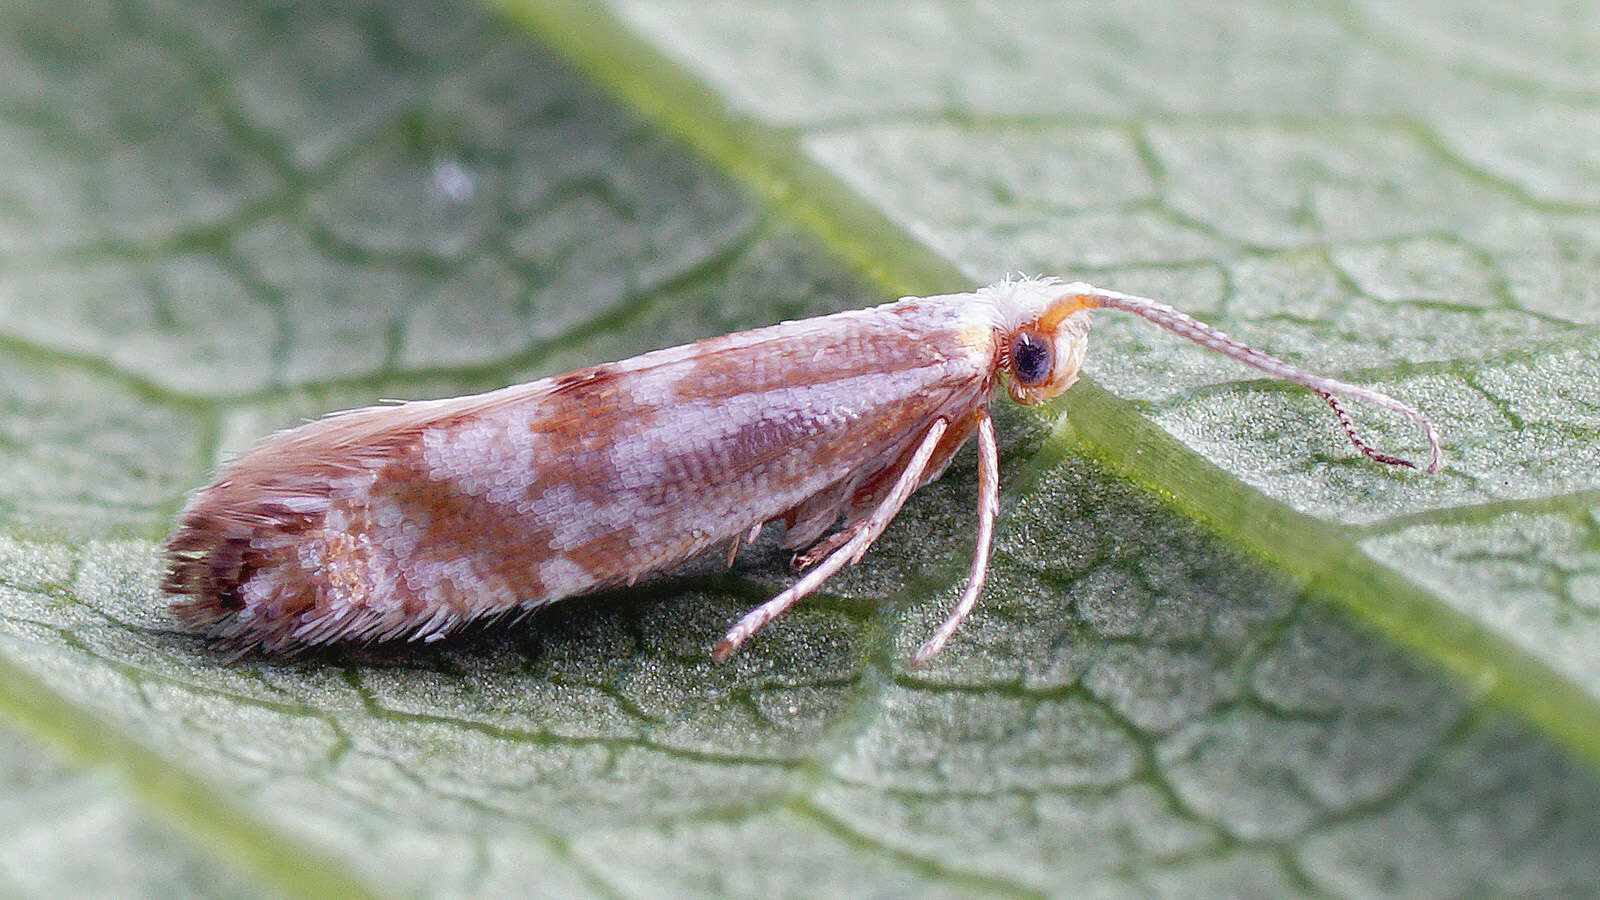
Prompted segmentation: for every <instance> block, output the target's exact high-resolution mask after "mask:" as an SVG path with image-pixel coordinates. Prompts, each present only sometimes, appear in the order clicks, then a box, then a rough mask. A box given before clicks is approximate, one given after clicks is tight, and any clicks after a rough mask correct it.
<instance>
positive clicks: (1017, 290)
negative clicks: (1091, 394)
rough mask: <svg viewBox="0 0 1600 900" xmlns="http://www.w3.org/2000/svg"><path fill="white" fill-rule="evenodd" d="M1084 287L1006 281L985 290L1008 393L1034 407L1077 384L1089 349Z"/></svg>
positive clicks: (1050, 280)
mask: <svg viewBox="0 0 1600 900" xmlns="http://www.w3.org/2000/svg"><path fill="white" fill-rule="evenodd" d="M1092 290H1094V289H1093V288H1091V287H1090V286H1089V285H1087V284H1083V283H1080V282H1073V283H1071V284H1067V283H1063V282H1061V281H1060V280H1058V279H1055V278H1020V279H1008V280H1006V281H1002V282H999V283H998V284H992V285H990V286H988V287H987V288H984V289H983V291H984V293H986V294H988V295H989V296H988V299H989V300H990V301H991V302H992V303H994V306H995V310H996V312H997V313H998V314H999V321H1000V323H1001V324H1000V329H999V338H1000V358H999V367H1000V371H1002V372H1004V373H1005V375H1006V393H1008V394H1010V395H1011V399H1012V400H1015V401H1016V402H1018V403H1023V404H1028V405H1032V404H1035V403H1043V402H1044V401H1046V400H1049V399H1051V398H1052V397H1055V396H1057V395H1058V394H1060V393H1061V392H1062V391H1065V390H1066V389H1067V388H1069V387H1072V385H1073V383H1074V382H1076V381H1077V380H1078V369H1079V368H1081V367H1082V366H1083V357H1084V354H1085V353H1086V352H1087V351H1088V349H1089V309H1090V306H1091V305H1092V304H1090V303H1087V302H1085V300H1084V297H1083V294H1084V293H1085V292H1087V291H1092Z"/></svg>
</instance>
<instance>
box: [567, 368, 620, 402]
mask: <svg viewBox="0 0 1600 900" xmlns="http://www.w3.org/2000/svg"><path fill="white" fill-rule="evenodd" d="M618 374H619V373H618V372H617V369H616V367H615V366H612V365H609V364H607V365H598V366H590V367H588V368H587V369H579V370H577V371H575V372H568V373H567V374H565V375H557V376H556V377H555V378H554V379H553V380H552V383H551V387H550V394H551V396H561V395H565V394H577V393H585V392H588V391H591V390H594V389H596V388H601V387H604V386H605V385H608V384H610V383H612V382H614V381H616V380H617V377H618Z"/></svg>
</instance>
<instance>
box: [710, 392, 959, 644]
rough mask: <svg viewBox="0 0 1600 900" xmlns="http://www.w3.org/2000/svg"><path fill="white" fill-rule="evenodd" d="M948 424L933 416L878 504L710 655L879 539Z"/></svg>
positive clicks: (768, 618) (742, 637)
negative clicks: (839, 542) (825, 555)
mask: <svg viewBox="0 0 1600 900" xmlns="http://www.w3.org/2000/svg"><path fill="white" fill-rule="evenodd" d="M948 427H949V425H948V423H946V422H945V420H943V419H935V420H934V421H933V424H932V425H930V426H928V430H927V432H926V433H925V434H923V436H922V442H921V443H920V444H918V445H917V451H916V452H915V453H913V454H912V455H911V459H910V461H909V462H907V463H906V467H905V468H904V469H903V470H901V472H900V477H899V478H897V479H895V483H894V487H893V488H891V489H890V490H889V493H888V494H887V495H885V496H884V498H883V502H881V503H879V504H878V508H877V509H874V510H873V511H872V515H870V516H868V517H867V518H866V519H864V520H862V522H861V523H860V525H858V526H856V527H854V528H851V529H849V534H850V538H849V540H847V541H846V542H845V543H844V544H843V545H841V546H840V547H839V548H838V549H836V550H834V551H833V552H832V553H830V554H829V555H828V558H827V559H825V560H823V561H822V563H821V564H819V565H818V566H817V567H816V568H814V569H812V570H811V571H809V572H807V573H806V574H805V576H804V577H802V578H801V579H800V580H799V581H796V582H795V583H794V584H793V585H791V586H790V587H789V589H788V590H786V591H784V592H783V593H781V594H779V595H777V596H776V597H773V598H772V599H771V600H768V601H767V602H766V603H763V604H761V605H760V606H758V607H756V608H755V609H752V610H750V612H748V613H746V614H745V617H744V618H742V619H740V620H739V621H738V623H736V624H735V625H734V626H733V627H732V628H730V629H728V633H727V635H726V636H724V637H723V638H722V640H721V641H719V642H717V646H716V647H714V648H712V650H711V657H712V659H723V658H725V657H726V656H727V655H728V654H729V653H732V652H733V651H734V649H735V648H736V647H738V646H739V645H740V644H742V643H744V641H745V639H746V638H748V637H749V636H750V635H752V634H755V632H756V630H757V629H759V628H760V627H761V626H763V625H765V624H767V623H768V622H770V621H772V620H773V619H775V618H777V617H778V615H779V614H781V613H782V612H783V611H784V610H786V609H788V608H789V606H790V605H791V604H793V603H794V602H795V601H796V600H799V599H800V598H801V597H804V596H805V595H807V594H809V593H811V592H812V591H814V590H816V589H817V588H818V587H819V586H821V584H822V583H823V582H824V581H827V580H828V579H829V578H831V577H833V575H834V574H835V573H837V572H838V571H839V570H840V569H842V568H844V567H845V566H847V565H850V564H851V563H853V562H855V561H857V560H859V559H860V558H861V554H863V553H866V552H867V548H868V547H870V546H872V542H873V541H875V540H877V539H878V535H880V534H882V533H883V530H884V529H885V528H887V527H889V523H890V522H891V521H893V519H894V517H895V515H896V514H897V513H899V512H900V507H901V506H904V505H905V502H906V498H907V497H910V496H911V492H912V491H914V490H916V489H917V484H918V483H919V481H920V479H921V477H922V472H923V470H924V469H926V468H927V467H928V460H929V459H931V458H932V457H933V451H934V450H935V449H936V448H937V447H938V446H939V438H941V437H943V436H944V432H945V429H946V428H948Z"/></svg>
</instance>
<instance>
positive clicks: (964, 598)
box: [164, 278, 1440, 663]
mask: <svg viewBox="0 0 1600 900" xmlns="http://www.w3.org/2000/svg"><path fill="white" fill-rule="evenodd" d="M1102 307H1104V308H1110V309H1120V310H1126V311H1128V312H1132V313H1136V314H1138V315H1140V316H1143V317H1144V318H1146V319H1148V320H1150V321H1152V322H1154V323H1156V324H1157V325H1160V326H1162V327H1164V328H1167V329H1170V330H1172V331H1175V332H1177V333H1178V334H1181V335H1183V336H1184V337H1187V338H1189V339H1191V340H1194V341H1197V342H1198V343H1200V344H1202V345H1204V346H1206V347H1209V348H1211V349H1213V350H1217V351H1220V352H1222V353H1224V354H1227V355H1228V356H1230V357H1233V358H1234V359H1237V360H1239V361H1240V362H1244V363H1248V364H1249V365H1252V366H1255V367H1256V368H1258V369H1261V370H1263V371H1265V372H1267V373H1269V374H1271V375H1274V376H1278V377H1281V378H1285V379H1287V380H1289V381H1293V382H1296V383H1298V384H1301V385H1304V386H1305V387H1307V388H1309V389H1311V390H1312V391H1315V392H1316V393H1317V394H1318V395H1320V396H1321V397H1322V399H1323V400H1325V401H1327V403H1328V405H1329V406H1331V407H1332V408H1333V411H1334V413H1335V415H1337V416H1338V419H1339V422H1340V424H1341V425H1343V427H1344V430H1345V433H1346V434H1347V435H1348V436H1349V438H1350V440H1351V442H1352V443H1354V444H1355V446H1356V448H1357V449H1358V450H1360V451H1361V452H1362V453H1363V454H1365V455H1366V456H1368V457H1370V458H1372V459H1374V460H1377V461H1378V462H1381V463H1388V464H1391V465H1400V466H1409V467H1412V468H1415V467H1416V464H1415V463H1412V462H1410V461H1407V460H1405V459H1401V458H1400V457H1397V456H1390V455H1389V454H1386V453H1381V452H1379V451H1377V450H1375V449H1374V448H1372V447H1371V446H1369V445H1368V444H1367V443H1366V442H1365V441H1364V440H1363V439H1362V438H1361V436H1360V435H1359V434H1358V433H1357V432H1356V429H1355V426H1354V425H1353V424H1352V423H1351V420H1350V416H1349V414H1348V413H1346V411H1345V409H1344V406H1343V405H1342V404H1341V403H1340V401H1339V400H1338V399H1337V398H1336V397H1335V395H1336V394H1338V395H1344V396H1347V397H1351V398H1356V399H1360V400H1365V401H1367V402H1369V403H1372V404H1374V405H1376V406H1379V407H1381V408H1383V409H1386V410H1389V411H1391V412H1394V413H1398V414H1399V415H1402V416H1404V417H1406V418H1408V419H1410V420H1411V421H1413V422H1415V423H1416V424H1417V425H1418V426H1419V427H1420V428H1421V429H1422V432H1423V434H1424V436H1425V437H1426V439H1427V443H1428V453H1429V455H1428V461H1427V462H1426V463H1425V464H1424V465H1423V468H1425V469H1426V470H1427V471H1429V472H1434V471H1437V470H1438V467H1439V459H1440V451H1439V439H1438V437H1437V435H1436V433H1435V431H1434V428H1433V426H1432V425H1431V424H1430V423H1429V422H1428V420H1427V419H1425V418H1423V416H1422V414H1421V413H1419V412H1417V411H1416V410H1415V409H1413V408H1411V407H1410V406H1407V405H1406V404H1404V403H1401V402H1400V401H1398V400H1396V399H1394V398H1392V397H1389V396H1388V395H1386V394H1382V393H1379V392H1377V391H1374V390H1370V389H1368V388H1364V387H1361V386H1358V385H1354V384H1348V383H1345V382H1342V381H1337V380H1335V379H1332V378H1326V377H1323V376H1320V375H1313V374H1311V373H1309V372H1305V371H1302V370H1301V369H1298V368H1296V367H1294V366H1291V365H1289V364H1288V363H1285V362H1282V361H1280V360H1278V359H1275V358H1273V357H1271V356H1268V355H1267V354H1265V353H1262V352H1261V351H1259V350H1255V349H1253V348H1251V347H1248V346H1246V345H1244V344H1242V343H1240V342H1238V341H1235V340H1233V339H1232V338H1230V337H1228V336H1227V335H1225V334H1223V333H1222V332H1220V331H1218V330H1217V329H1215V328H1212V327H1211V326H1209V325H1206V324H1204V323H1202V322H1199V321H1197V320H1195V319H1193V318H1191V317H1190V316H1188V315H1185V314H1184V313H1181V312H1179V311H1178V310H1176V309H1173V308H1172V307H1170V306H1167V305H1165V304H1163V303H1159V302H1157V301H1154V300H1147V299H1144V298H1142V297H1134V296H1130V295H1127V294H1120V293H1116V292H1114V291H1103V290H1098V289H1096V288H1093V287H1091V286H1089V285H1087V284H1082V283H1072V284H1066V283H1063V282H1061V281H1059V280H1057V279H1053V278H1014V279H1007V280H1005V281H1001V282H999V283H997V284H992V285H989V286H988V287H985V288H982V289H980V290H978V291H975V292H972V293H962V294H945V295H943V296H937V297H907V298H904V299H902V300H899V301H896V302H894V303H887V304H884V305H882V306H877V307H874V308H871V309H864V310H853V311H849V312H841V313H836V314H834V315H828V316H820V317H817V318H812V319H804V320H801V321H796V322H784V323H782V324H779V325H773V326H770V327H767V328H758V329H755V330H753V331H745V332H740V333H737V334H730V335H726V336H723V337H715V338H708V339H706V340H702V341H697V342H695V343H692V344H687V345H685V346H682V347H673V348H670V349H666V350H657V351H654V352H651V353H646V354H643V355H642V356H636V357H634V358H632V359H627V360H623V361H621V362H616V363H608V364H605V365H598V366H591V367H589V368H586V369H579V370H577V371H575V372H569V373H567V374H565V375H558V376H555V377H553V378H545V379H541V380H539V381H534V382H531V383H528V384H520V385H514V386H512V387H507V388H502V389H500V390H496V391H490V392H489V393H486V394H479V395H476V396H470V397H457V398H452V399H446V400H419V401H413V402H409V403H401V404H398V405H391V406H376V407H368V408H366V409H357V410H351V411H348V412H341V413H336V414H333V415H330V416H328V417H326V418H323V419H321V420H318V421H315V422H311V423H309V424H305V425H301V426H299V427H297V428H291V429H288V430H286V431H280V432H278V433H277V434H274V435H271V436H269V437H267V438H265V439H264V440H262V441H261V442H260V443H258V444H257V445H256V446H255V447H254V448H252V449H251V450H249V451H248V452H246V453H244V454H243V455H241V456H240V457H238V458H237V459H235V460H233V461H232V462H231V463H229V464H227V465H226V466H225V467H224V468H223V470H222V472H221V477H220V478H219V479H218V480H217V481H216V482H215V483H213V484H211V485H209V486H207V487H204V488H202V489H200V490H199V491H197V492H195V493H194V494H193V495H192V496H191V497H190V499H189V503H188V505H187V507H186V508H185V509H184V510H183V512H182V513H181V514H180V515H179V519H178V523H177V527H176V528H175V530H174V531H173V533H172V535H171V537H169V538H168V540H167V543H166V552H167V554H168V561H169V566H170V568H169V570H168V572H167V576H166V580H165V583H164V588H165V590H166V591H168V592H170V593H172V594H175V595H178V599H177V600H175V601H174V604H173V608H174V610H175V612H176V615H177V616H178V618H179V619H181V620H182V621H183V622H184V623H185V624H186V625H188V626H189V627H191V628H193V629H196V630H199V631H202V632H204V633H205V634H207V635H209V636H210V637H212V638H214V639H215V640H216V641H217V642H218V643H219V644H220V645H222V646H223V648H225V649H227V650H230V651H233V652H235V653H243V652H245V651H248V650H251V649H261V650H265V651H268V652H285V651H287V652H292V651H295V650H299V649H303V648H306V647H309V646H312V645H318V644H325V643H330V642H335V641H361V640H386V639H391V638H401V637H404V638H408V639H410V640H423V641H431V640H435V639H437V638H440V637H442V636H444V635H446V634H448V633H450V632H451V631H453V630H454V629H456V628H457V627H459V626H460V625H462V624H463V623H465V622H470V621H472V620H474V619H479V618H482V617H484V616H491V615H495V614H499V613H506V612H510V611H514V610H527V609H532V608H535V607H539V606H543V605H545V604H549V603H554V602H555V601H557V600H561V599H563V598H566V597H571V596H573V595H575V594H583V593H589V592H593V591H598V590H602V589H605V588H610V587H616V586H620V585H631V584H633V583H634V582H635V581H637V580H638V579H640V578H642V577H644V576H646V575H649V574H651V573H654V572H660V571H662V570H664V569H667V568H669V567H671V566H673V565H675V564H677V563H680V562H682V561H684V560H686V559H688V558H690V557H692V556H695V555H696V554H699V553H701V552H702V551H706V550H709V549H711V548H713V547H716V546H718V545H726V546H727V547H728V548H729V558H730V561H731V559H732V555H733V553H734V552H736V551H737V550H738V547H739V543H740V541H741V540H747V541H748V540H754V538H755V536H756V535H757V534H759V532H760V531H761V529H762V527H763V526H764V525H766V524H768V523H771V522H782V523H783V526H784V529H785V530H784V534H783V541H782V543H783V546H785V547H787V548H791V549H794V550H796V551H798V552H797V555H796V557H795V563H796V566H797V567H798V568H799V569H800V570H803V571H804V572H805V574H804V575H802V576H801V577H800V578H799V579H798V580H797V581H796V582H795V583H794V584H793V585H791V586H790V587H789V588H787V589H786V590H784V591H782V592H781V593H779V594H778V595H777V596H775V597H773V598H772V599H771V600H769V601H767V602H766V603H764V604H762V605H761V606H759V607H757V608H755V609H754V610H752V611H750V612H749V613H748V614H747V615H745V617H744V618H742V619H740V620H739V622H738V623H736V624H735V625H734V626H733V627H732V629H731V630H729V631H728V633H727V635H726V636H725V637H724V638H723V639H722V641H721V642H720V643H718V644H717V645H716V647H715V648H714V649H713V650H712V655H713V656H714V657H716V658H718V659H721V658H723V657H725V656H727V655H728V654H729V653H730V652H732V651H733V650H734V648H736V647H738V646H739V645H740V644H741V643H743V642H744V640H745V639H746V638H748V637H750V635H751V634H753V633H754V632H755V631H756V630H757V629H759V628H760V627H761V626H762V625H764V624H766V623H767V622H769V621H771V620H772V619H773V618H775V617H776V616H777V615H779V614H780V613H782V612H783V611H784V610H785V609H786V608H788V607H789V605H790V604H792V603H794V602H795V601H796V600H799V599H800V598H802V597H804V596H806V595H807V594H809V593H811V592H812V591H814V590H816V589H817V587H818V586H820V585H821V584H822V583H823V582H824V581H826V580H827V579H828V578H829V577H830V576H832V575H833V574H834V573H836V572H838V571H839V570H840V569H842V568H844V567H845V566H847V565H849V564H851V563H853V562H855V561H857V560H859V559H860V558H861V556H862V554H864V553H865V552H866V551H867V548H868V547H870V546H871V545H872V543H873V541H874V540H876V539H877V537H878V536H879V535H880V534H882V533H883V530H884V528H885V527H887V526H888V524H889V522H890V520H892V519H893V518H894V517H895V515H896V513H898V512H899V511H900V508H901V505H902V504H904V503H905V502H906V498H907V497H909V496H910V495H911V494H912V492H914V491H915V490H916V489H917V488H919V487H921V486H922V485H924V484H927V483H928V482H930V481H932V480H934V479H935V478H938V477H939V476H940V474H942V473H943V472H944V470H945V468H946V467H947V466H948V465H949V464H950V460H951V458H952V457H953V456H954V455H955V453H956V451H957V450H958V449H959V448H960V447H961V445H962V444H964V443H966V441H967V439H968V438H969V437H972V436H973V435H974V434H976V435H977V446H978V528H977V541H976V544H977V547H976V552H975V554H974V556H973V559H972V565H971V569H970V570H969V572H968V574H967V580H966V589H965V590H964V591H963V592H962V594H961V598H960V599H959V601H957V603H956V605H955V607H954V608H953V609H952V610H951V612H950V614H949V616H948V617H947V618H946V619H945V620H944V623H943V624H942V625H940V626H939V628H938V629H937V630H936V631H935V632H934V633H933V635H932V636H931V637H929V638H928V639H927V641H926V642H925V643H924V644H922V646H921V648H920V649H918V650H917V651H916V654H915V655H914V656H913V658H912V661H913V662H914V663H920V662H924V661H926V660H928V659H930V658H932V657H933V656H934V655H935V654H936V653H938V652H939V650H940V649H941V648H942V647H943V646H944V644H945V642H946V641H947V640H949V638H950V636H951V635H952V634H953V633H954V632H955V630H956V627H957V626H959V625H960V624H961V621H962V620H963V619H965V618H966V617H967V615H968V613H970V612H971V611H972V608H973V605H974V604H975V603H976V602H977V599H978V594H979V591H980V590H981V589H982V587H983V581H984V573H985V570H986V567H987V562H988V557H989V545H990V540H991V537H992V536H993V533H994V520H995V516H996V514H997V513H998V511H999V493H1000V491H999V454H998V452H997V450H996V446H995V435H994V425H993V424H992V422H991V420H990V418H989V403H990V399H991V397H992V395H993V393H994V388H995V385H996V384H997V383H1003V384H1004V386H1005V390H1006V393H1007V394H1009V395H1010V397H1011V399H1012V400H1014V401H1016V402H1018V403H1025V404H1032V403H1039V402H1042V401H1044V400H1048V399H1050V398H1052V397H1054V396H1056V395H1057V394H1060V393H1061V392H1062V391H1064V390H1066V389H1067V388H1068V387H1071V386H1072V384H1073V382H1074V381H1076V380H1077V377H1078V369H1079V367H1080V366H1081V365H1082V364H1083V359H1084V352H1085V349H1086V347H1087V343H1088V331H1089V315H1090V311H1091V310H1093V309H1096V308H1102ZM836 524H837V525H838V527H837V529H835V530H833V531H831V533H830V529H832V528H834V526H835V525H836Z"/></svg>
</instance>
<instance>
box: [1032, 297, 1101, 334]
mask: <svg viewBox="0 0 1600 900" xmlns="http://www.w3.org/2000/svg"><path fill="white" fill-rule="evenodd" d="M1099 305H1100V304H1098V303H1096V302H1094V298H1093V297H1090V296H1088V295H1086V294H1067V295H1066V296H1064V297H1058V298H1056V300H1055V301H1053V302H1052V303H1051V304H1050V306H1049V308H1048V309H1046V310H1045V311H1044V315H1042V316H1040V317H1039V321H1038V322H1037V323H1036V325H1037V327H1038V329H1039V330H1040V331H1042V332H1044V333H1045V334H1055V332H1056V329H1057V328H1060V327H1061V323H1062V322H1064V321H1066V319H1067V316H1070V315H1072V314H1073V313H1075V312H1077V311H1078V310H1080V309H1093V308H1095V307H1096V306H1099Z"/></svg>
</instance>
